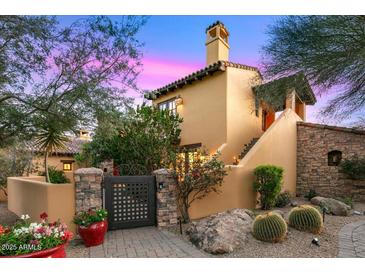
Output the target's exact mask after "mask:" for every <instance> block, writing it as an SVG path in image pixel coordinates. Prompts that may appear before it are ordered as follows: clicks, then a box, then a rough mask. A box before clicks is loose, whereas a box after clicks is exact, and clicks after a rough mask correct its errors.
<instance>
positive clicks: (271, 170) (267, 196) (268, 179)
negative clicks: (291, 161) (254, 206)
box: [254, 165, 284, 209]
mask: <svg viewBox="0 0 365 274" xmlns="http://www.w3.org/2000/svg"><path fill="white" fill-rule="evenodd" d="M283 172H284V170H283V168H281V167H278V166H273V165H261V166H258V167H256V168H255V171H254V175H255V177H256V178H255V181H254V190H255V191H257V192H258V193H260V202H261V208H262V209H270V208H271V207H273V205H274V204H275V200H276V197H277V196H278V194H279V193H280V190H281V184H282V180H283Z"/></svg>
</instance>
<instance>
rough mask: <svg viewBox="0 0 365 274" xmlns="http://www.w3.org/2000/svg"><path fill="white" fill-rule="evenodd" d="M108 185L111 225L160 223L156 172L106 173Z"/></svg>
mask: <svg viewBox="0 0 365 274" xmlns="http://www.w3.org/2000/svg"><path fill="white" fill-rule="evenodd" d="M104 189H105V192H104V193H105V195H104V205H105V207H106V209H107V211H108V222H109V229H120V228H131V227H139V226H152V225H156V183H155V177H154V176H111V177H105V178H104Z"/></svg>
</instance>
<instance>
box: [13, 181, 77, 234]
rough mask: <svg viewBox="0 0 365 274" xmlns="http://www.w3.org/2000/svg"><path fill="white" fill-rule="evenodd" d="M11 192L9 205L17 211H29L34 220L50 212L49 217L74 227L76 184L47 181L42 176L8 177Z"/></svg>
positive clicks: (18, 213)
mask: <svg viewBox="0 0 365 274" xmlns="http://www.w3.org/2000/svg"><path fill="white" fill-rule="evenodd" d="M8 194H9V195H8V209H9V210H10V211H12V212H14V213H15V214H16V215H18V216H21V215H22V214H28V215H29V216H30V217H31V221H40V218H39V215H40V214H41V213H42V212H47V214H48V219H49V221H57V220H58V219H60V220H61V221H62V222H65V223H66V224H67V225H68V226H69V227H70V229H71V230H73V231H75V226H74V225H73V223H72V219H73V216H74V214H75V189H74V184H72V183H71V184H48V183H45V182H44V177H41V176H35V177H9V178H8Z"/></svg>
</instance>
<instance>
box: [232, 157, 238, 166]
mask: <svg viewBox="0 0 365 274" xmlns="http://www.w3.org/2000/svg"><path fill="white" fill-rule="evenodd" d="M238 162H239V161H238V158H237V157H236V156H234V157H233V164H234V165H235V166H236V165H238Z"/></svg>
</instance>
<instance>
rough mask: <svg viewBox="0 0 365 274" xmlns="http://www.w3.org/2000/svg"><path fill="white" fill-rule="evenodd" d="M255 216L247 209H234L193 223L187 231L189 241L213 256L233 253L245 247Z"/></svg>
mask: <svg viewBox="0 0 365 274" xmlns="http://www.w3.org/2000/svg"><path fill="white" fill-rule="evenodd" d="M253 215H254V214H253V213H252V212H251V211H250V210H247V209H233V210H228V211H225V212H222V213H218V214H216V215H213V216H210V217H208V218H204V219H202V220H200V221H198V222H193V223H192V224H191V226H190V227H189V228H188V229H187V230H186V234H187V235H188V237H189V240H190V241H191V242H192V243H193V244H194V245H196V246H197V247H198V248H200V249H202V250H204V251H205V252H208V253H211V254H224V253H230V252H232V251H233V250H234V249H235V248H236V247H238V246H241V245H244V243H245V241H246V238H247V236H248V235H249V234H250V233H251V224H252V220H253V219H252V217H251V216H253Z"/></svg>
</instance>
